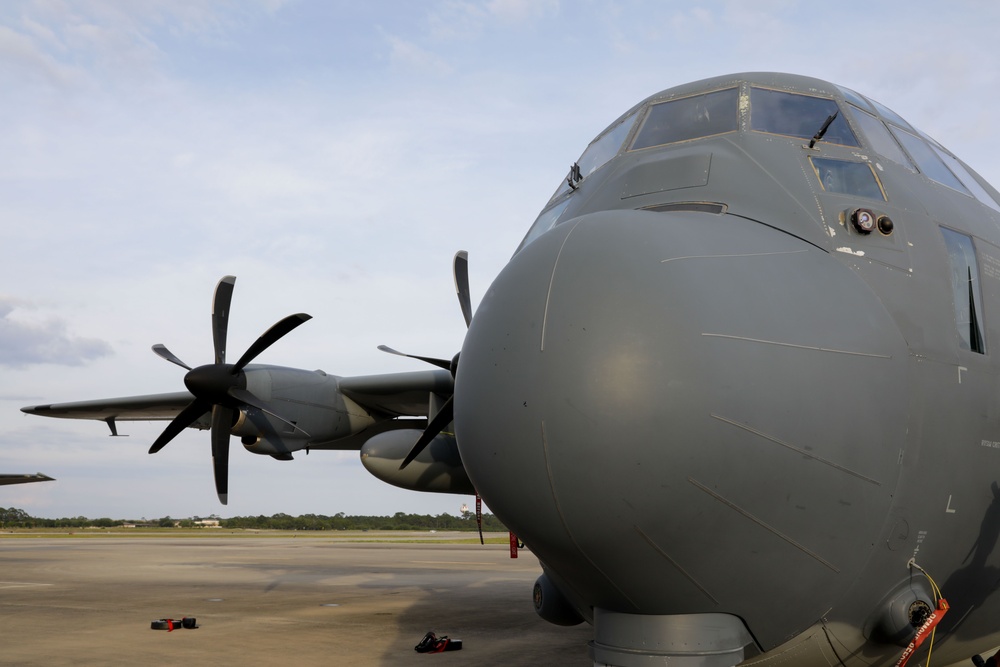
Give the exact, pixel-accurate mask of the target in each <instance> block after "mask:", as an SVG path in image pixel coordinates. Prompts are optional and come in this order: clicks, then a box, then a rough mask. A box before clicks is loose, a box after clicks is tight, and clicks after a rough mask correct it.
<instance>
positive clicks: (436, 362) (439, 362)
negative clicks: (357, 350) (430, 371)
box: [378, 345, 451, 371]
mask: <svg viewBox="0 0 1000 667" xmlns="http://www.w3.org/2000/svg"><path fill="white" fill-rule="evenodd" d="M378 349H379V350H381V351H382V352H388V353H389V354H395V355H396V356H398V357H406V358H408V359H419V360H420V361H426V362H427V363H428V364H431V365H432V366H437V367H438V368H443V369H445V370H446V371H450V370H451V362H450V361H448V360H447V359H435V358H434V357H421V356H420V355H417V354H407V353H406V352H400V351H399V350H394V349H392V348H391V347H389V346H388V345H379V346H378Z"/></svg>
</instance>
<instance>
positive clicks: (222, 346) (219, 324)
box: [212, 276, 236, 364]
mask: <svg viewBox="0 0 1000 667" xmlns="http://www.w3.org/2000/svg"><path fill="white" fill-rule="evenodd" d="M234 287H236V276H223V278H222V280H220V281H219V284H218V285H216V286H215V295H214V296H213V297H212V343H213V344H214V345H215V363H217V364H224V363H226V337H227V335H228V332H229V304H230V303H232V301H233V288H234Z"/></svg>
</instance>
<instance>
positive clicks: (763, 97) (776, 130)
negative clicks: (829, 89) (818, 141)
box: [750, 88, 858, 146]
mask: <svg viewBox="0 0 1000 667" xmlns="http://www.w3.org/2000/svg"><path fill="white" fill-rule="evenodd" d="M835 114H836V117H835V118H834V120H833V122H832V123H830V125H829V127H828V128H827V130H826V132H825V133H824V135H823V141H825V142H826V143H832V144H840V145H842V146H857V145H858V139H857V137H855V136H854V132H852V131H851V126H850V125H848V124H847V119H845V118H844V116H843V115H842V114H839V113H838V107H837V103H836V102H834V101H833V100H831V99H827V98H824V97H812V96H809V95H798V94H795V93H786V92H782V91H780V90H769V89H767V88H751V89H750V129H752V130H756V131H758V132H768V133H770V134H783V135H786V136H790V137H798V138H800V139H809V138H811V137H813V136H815V135H816V133H817V132H818V131H819V130H820V128H821V127H823V125H824V123H825V122H826V119H827V118H829V117H830V116H833V115H835Z"/></svg>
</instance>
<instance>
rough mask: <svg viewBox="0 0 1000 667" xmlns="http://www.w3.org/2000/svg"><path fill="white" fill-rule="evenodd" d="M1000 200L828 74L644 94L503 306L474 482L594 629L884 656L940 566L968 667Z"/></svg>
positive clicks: (988, 482)
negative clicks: (672, 629) (701, 628)
mask: <svg viewBox="0 0 1000 667" xmlns="http://www.w3.org/2000/svg"><path fill="white" fill-rule="evenodd" d="M831 117H832V120H831ZM824 125H825V127H824ZM817 135H818V136H817ZM810 143H812V145H811V146H810ZM998 199H1000V195H998V194H997V192H996V191H995V190H994V189H993V188H992V187H990V186H989V185H988V184H987V183H985V181H983V179H982V178H980V177H979V176H978V175H976V174H975V173H974V172H972V171H971V169H969V168H968V167H966V166H964V165H963V164H962V163H961V162H959V161H958V160H957V159H956V158H955V157H954V156H952V155H951V154H950V153H948V152H947V151H946V150H945V149H943V148H942V147H941V146H939V145H937V144H936V143H935V142H933V140H930V139H928V138H926V137H924V136H923V135H921V134H920V133H919V131H917V130H915V129H914V128H912V127H911V126H909V125H908V124H906V122H905V121H903V120H902V119H901V118H899V117H898V116H896V115H895V114H893V113H892V112H891V111H889V110H888V109H886V108H884V107H882V106H881V105H877V104H875V103H873V102H871V101H870V100H868V99H867V98H864V97H862V96H860V95H857V94H856V93H854V92H852V91H850V90H847V89H843V88H840V87H838V86H835V85H832V84H829V83H826V82H823V81H818V80H815V79H810V78H805V77H798V76H790V75H782V74H741V75H734V76H727V77H719V78H716V79H710V80H706V81H701V82H697V83H693V84H689V85H686V86H682V87H679V88H673V89H670V90H667V91H664V92H662V93H659V94H657V95H654V96H652V97H650V98H648V99H647V100H644V101H643V102H641V103H640V104H638V105H636V107H634V108H633V109H631V110H630V111H629V112H627V113H626V114H624V115H623V116H622V117H621V118H620V119H618V120H617V121H616V122H615V123H613V124H612V125H611V126H610V127H609V128H608V129H607V130H606V131H605V132H603V133H602V134H601V135H599V136H598V138H597V139H595V141H594V142H593V143H592V144H591V146H590V148H588V150H587V152H585V153H584V155H583V156H582V157H581V159H580V160H579V161H578V163H577V164H576V165H574V168H573V169H571V171H570V175H569V177H568V178H567V180H566V181H565V182H564V184H563V186H562V187H560V188H559V190H558V191H557V192H556V194H555V195H554V196H553V198H552V200H551V201H550V202H549V203H548V204H547V206H546V207H545V209H544V210H543V212H542V213H541V215H540V216H539V219H538V221H537V222H536V223H535V225H534V226H533V227H532V229H531V231H530V232H529V234H528V236H527V237H526V238H525V241H524V242H523V243H522V245H521V247H520V248H519V249H518V251H517V252H516V253H515V255H514V256H513V258H512V259H511V261H510V263H509V264H508V266H507V267H506V268H505V269H504V270H503V271H502V272H501V274H500V275H499V276H498V277H497V279H496V281H495V282H494V283H493V285H492V286H491V288H490V289H489V290H488V292H487V294H486V295H485V297H484V298H483V300H482V302H481V304H480V306H479V309H478V310H477V312H476V315H475V317H474V319H473V321H472V325H471V328H470V331H469V334H468V336H467V338H466V341H465V344H464V346H463V349H462V352H461V363H460V364H459V367H458V373H457V376H456V380H455V431H456V436H457V439H458V447H459V451H460V453H461V457H462V461H463V462H464V466H465V469H466V471H467V472H468V475H469V478H470V479H471V481H472V482H473V484H474V485H475V487H476V489H477V490H478V491H479V492H480V493H481V495H482V497H483V499H484V500H485V501H486V502H487V504H488V505H489V506H490V508H491V509H492V510H493V511H494V512H495V513H496V515H497V516H498V517H499V518H500V519H501V520H503V521H504V522H505V523H506V524H507V525H508V526H510V528H511V529H512V530H513V531H515V532H517V533H518V535H519V536H520V537H521V538H522V539H523V540H524V541H525V543H526V544H528V545H529V546H530V547H531V548H532V550H533V551H534V552H535V553H536V554H537V555H538V557H539V559H540V560H541V561H542V563H543V567H544V568H545V570H546V573H547V574H548V575H549V577H550V578H551V579H552V581H553V582H554V583H555V584H556V585H557V586H558V588H559V590H560V591H561V592H562V593H563V594H564V595H565V596H566V598H567V599H568V600H569V601H571V603H572V604H573V605H574V606H576V607H577V608H578V609H579V610H580V612H581V614H582V615H583V616H584V617H586V618H587V619H588V620H593V618H594V615H595V613H596V612H595V610H600V611H603V612H613V613H620V614H638V615H655V616H673V615H685V614H707V613H721V614H729V615H732V616H735V617H738V618H739V619H741V620H742V622H743V623H744V624H745V626H746V628H747V630H748V631H749V633H750V635H752V637H753V647H752V648H750V649H748V651H747V653H746V655H747V656H748V658H749V660H748V662H752V661H753V659H752V656H753V655H754V654H755V653H757V652H763V653H767V652H773V651H779V652H780V651H784V650H791V651H800V652H801V656H800V657H799V658H798V662H794V664H803V665H805V664H813V663H814V662H815V664H835V663H833V662H830V663H827V662H823V661H824V660H831V659H833V657H831V656H834V657H835V658H836V659H837V660H841V661H844V662H845V663H846V664H852V661H857V663H858V664H862V663H863V664H872V663H874V664H882V662H881V661H888V660H894V658H893V656H895V655H898V654H899V653H900V652H901V651H902V648H901V645H905V643H906V641H909V638H910V636H911V635H912V628H910V627H908V623H909V621H911V620H914V619H913V618H912V613H913V612H912V610H911V609H910V607H911V606H912V605H911V604H910V603H909V601H910V600H911V598H912V599H923V598H930V597H933V590H932V588H933V586H932V585H931V584H930V582H929V580H928V579H927V577H925V576H924V575H923V574H920V572H919V571H918V570H916V569H914V568H913V567H911V566H910V565H909V563H910V562H911V560H913V561H915V563H916V564H917V565H919V566H920V567H922V568H924V570H926V572H927V573H929V574H930V576H931V577H933V579H934V580H935V581H936V582H937V584H939V585H940V586H941V588H942V589H943V594H944V596H945V597H946V598H947V599H948V601H949V602H950V603H951V606H952V610H951V611H950V612H949V615H948V617H947V618H946V620H945V621H943V622H942V624H941V626H940V629H941V630H942V632H940V633H939V635H938V640H937V641H938V646H937V647H936V648H935V652H936V653H937V652H939V651H940V653H938V655H939V656H940V659H942V660H944V661H949V660H951V661H957V660H960V659H964V658H967V657H968V656H969V655H971V654H972V653H975V652H977V651H980V650H984V649H985V648H987V647H989V646H991V645H996V644H1000V633H998V632H997V630H998V626H997V624H996V622H995V619H996V618H997V616H998V614H1000V598H998V597H997V596H995V595H992V592H993V591H994V589H995V587H996V584H997V583H998V582H1000V567H998V564H997V563H996V560H997V559H996V557H994V556H993V555H992V552H993V550H994V547H995V545H996V541H997V537H998V535H1000V499H998V498H1000V490H998V488H997V479H998V477H1000V475H998V472H997V470H1000V420H998V415H997V411H998V408H997V396H998V386H997V384H998V379H1000V361H998V357H997V354H996V352H995V350H996V349H997V347H996V346H998V345H1000V282H998V281H1000V205H998V204H997V200H998ZM900 609H902V611H901V610H900ZM789 642H791V643H789ZM790 646H794V647H797V648H791V649H789V648H788V647H790ZM789 655H791V654H789Z"/></svg>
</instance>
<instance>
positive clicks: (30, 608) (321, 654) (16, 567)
mask: <svg viewBox="0 0 1000 667" xmlns="http://www.w3.org/2000/svg"><path fill="white" fill-rule="evenodd" d="M80 532H81V533H86V536H83V537H81V536H61V537H55V536H52V537H49V536H46V537H35V536H31V537H25V536H23V535H21V534H13V535H8V534H3V535H0V664H3V665H46V666H47V667H53V666H57V665H214V666H218V665H241V666H244V665H246V666H251V665H288V664H294V665H352V666H355V665H360V666H365V665H378V666H396V665H407V666H409V665H418V666H419V665H427V666H432V665H442V666H443V665H451V666H455V665H476V666H490V665H504V666H505V667H508V666H511V665H557V666H559V665H566V666H571V665H574V666H589V665H591V664H592V663H591V662H590V658H589V656H588V652H587V641H589V640H590V638H591V628H590V626H589V625H587V624H581V625H578V626H574V627H570V628H564V627H558V626H554V625H550V624H549V623H546V622H545V621H543V620H542V619H540V618H539V617H538V616H537V615H536V614H535V612H534V609H533V607H532V602H531V587H532V584H533V583H534V581H535V579H536V578H537V576H538V575H539V574H540V573H541V569H540V567H539V565H538V560H537V559H536V558H535V557H534V556H532V555H531V553H530V552H527V551H521V552H520V553H519V557H518V558H517V559H516V560H514V559H511V558H510V554H509V549H508V547H507V546H505V545H486V546H485V547H484V546H480V545H479V544H478V543H476V544H446V543H434V544H423V543H421V544H414V543H405V542H393V543H383V542H360V541H358V542H355V541H349V540H347V539H344V538H342V537H322V536H320V537H315V536H310V537H306V536H296V537H290V536H281V537H265V536H263V534H262V535H258V536H244V535H230V534H229V532H228V531H224V532H226V534H225V535H223V534H222V532H223V531H219V532H217V533H214V534H213V533H210V532H209V531H205V533H206V534H207V535H205V536H201V535H199V536H193V537H170V536H167V537H160V536H159V535H162V534H163V533H157V534H156V535H157V536H149V537H143V536H135V537H133V536H123V535H122V533H121V532H114V533H111V532H108V533H104V534H102V533H96V534H93V535H91V534H90V533H91V532H93V531H80ZM285 535H287V534H285ZM320 535H323V534H320ZM362 535H363V536H364V537H359V538H358V539H372V540H375V539H382V537H381V535H375V534H367V533H365V534H362ZM397 535H398V534H397ZM452 535H454V534H450V535H443V534H437V535H434V536H433V537H435V538H441V539H443V538H447V537H449V536H452ZM473 535H474V534H473ZM427 536H428V535H427V534H408V535H406V538H407V539H417V538H419V539H424V538H426V537H427ZM461 536H462V537H466V538H468V537H469V534H468V533H463V534H461ZM389 539H400V538H399V537H398V536H397V537H395V538H389ZM183 616H193V617H195V618H196V619H197V623H198V628H197V629H193V630H186V629H178V630H174V631H173V632H166V631H162V630H152V629H150V622H151V621H154V620H156V619H160V618H178V619H179V618H181V617H183ZM428 630H433V631H434V632H435V633H437V634H438V635H439V636H440V635H448V636H450V637H454V638H458V639H461V640H462V642H463V648H462V650H461V651H454V652H448V653H438V654H418V653H416V652H415V651H414V650H413V647H414V646H415V645H416V644H417V643H418V642H419V641H420V639H421V638H422V637H423V635H424V633H425V632H427V631H428Z"/></svg>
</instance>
